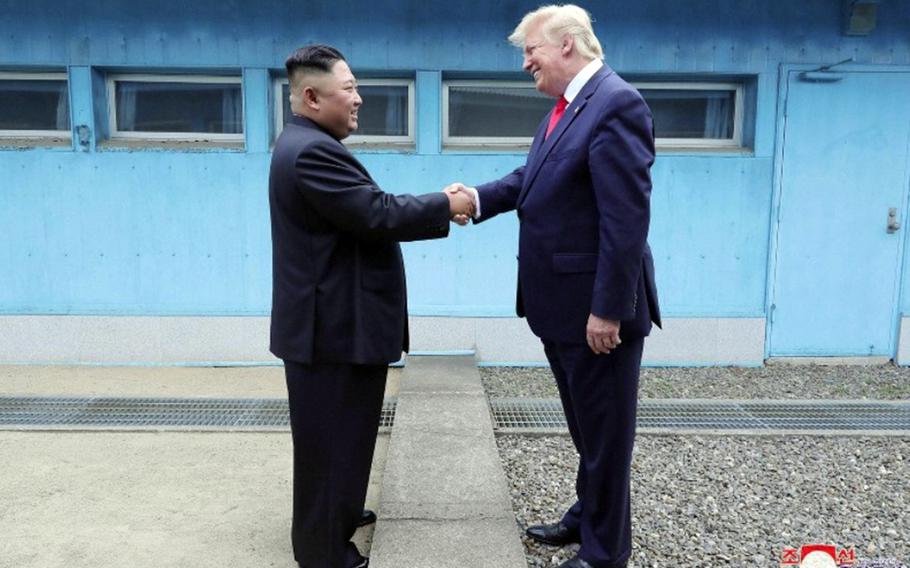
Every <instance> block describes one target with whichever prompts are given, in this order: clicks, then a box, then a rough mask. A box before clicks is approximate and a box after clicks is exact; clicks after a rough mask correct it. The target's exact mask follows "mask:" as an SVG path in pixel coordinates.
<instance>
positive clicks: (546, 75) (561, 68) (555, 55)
mask: <svg viewBox="0 0 910 568" xmlns="http://www.w3.org/2000/svg"><path fill="white" fill-rule="evenodd" d="M541 26H542V24H541V23H535V24H532V25H531V26H530V27H529V28H528V32H527V33H526V34H525V47H524V64H523V65H522V69H524V70H525V71H527V72H528V73H530V74H531V76H533V77H534V84H535V86H536V87H537V90H538V91H540V92H541V93H544V94H545V95H549V96H551V97H559V96H561V95H562V94H563V93H564V92H565V90H566V87H567V86H568V85H569V81H568V80H566V79H565V75H566V70H565V67H566V65H565V61H564V58H563V56H562V48H561V46H560V45H558V44H553V43H550V42H549V41H547V39H546V38H545V37H544V35H543V32H542V31H541V29H540V28H541ZM570 80H571V79H570Z"/></svg>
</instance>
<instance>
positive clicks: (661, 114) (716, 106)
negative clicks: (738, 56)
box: [635, 82, 743, 148]
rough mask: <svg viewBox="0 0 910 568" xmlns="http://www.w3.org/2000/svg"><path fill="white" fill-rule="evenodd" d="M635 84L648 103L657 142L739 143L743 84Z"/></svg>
mask: <svg viewBox="0 0 910 568" xmlns="http://www.w3.org/2000/svg"><path fill="white" fill-rule="evenodd" d="M635 88H637V89H638V90H639V92H641V95H642V96H643V97H644V98H645V101H647V103H648V106H649V107H651V113H652V114H653V116H654V130H655V133H656V136H657V144H658V146H662V147H689V148H723V147H732V148H736V147H740V146H742V141H743V134H742V129H743V128H742V123H743V110H742V108H743V86H742V85H740V84H736V83H650V82H649V83H635Z"/></svg>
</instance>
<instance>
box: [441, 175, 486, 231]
mask: <svg viewBox="0 0 910 568" xmlns="http://www.w3.org/2000/svg"><path fill="white" fill-rule="evenodd" d="M442 191H443V193H445V194H446V197H448V198H449V218H450V219H451V220H452V222H453V223H456V224H458V225H461V226H465V225H467V224H468V221H469V220H470V219H471V218H472V217H476V216H477V214H478V206H477V190H476V189H474V188H473V187H468V186H466V185H464V184H463V183H459V182H455V183H453V184H451V185H448V186H446V188H445V189H443V190H442Z"/></svg>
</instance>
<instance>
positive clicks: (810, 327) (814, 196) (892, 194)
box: [769, 71, 910, 355]
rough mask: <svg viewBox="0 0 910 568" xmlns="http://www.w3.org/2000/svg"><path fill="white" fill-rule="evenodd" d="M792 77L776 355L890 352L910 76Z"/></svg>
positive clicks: (909, 135)
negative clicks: (891, 217)
mask: <svg viewBox="0 0 910 568" xmlns="http://www.w3.org/2000/svg"><path fill="white" fill-rule="evenodd" d="M787 80H788V83H787V89H788V95H787V102H786V115H785V121H786V122H785V127H784V129H785V130H784V137H785V142H784V147H783V163H782V174H781V182H780V185H781V189H780V192H781V196H780V205H779V215H778V234H777V243H778V249H777V259H776V266H775V281H774V290H773V293H772V302H773V304H772V320H771V332H770V346H769V349H770V354H771V355H892V354H893V352H894V337H893V335H894V333H893V331H894V318H895V312H896V307H897V288H898V283H899V280H898V275H899V273H900V245H901V238H902V237H901V234H900V232H897V233H894V234H889V233H888V232H887V231H886V228H887V220H888V218H887V214H888V210H889V208H894V209H895V211H896V212H897V213H898V216H899V217H902V216H903V211H904V209H905V199H906V193H907V171H908V165H907V156H908V144H910V105H907V104H906V103H907V96H906V94H907V93H908V92H910V73H898V72H892V73H887V72H843V73H842V74H841V80H839V81H837V82H830V83H812V82H806V81H801V80H800V72H799V71H790V72H789V74H788V79H787ZM903 230H906V229H903Z"/></svg>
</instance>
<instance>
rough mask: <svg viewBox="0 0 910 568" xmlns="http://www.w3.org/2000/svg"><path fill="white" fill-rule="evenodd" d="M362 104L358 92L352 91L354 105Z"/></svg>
mask: <svg viewBox="0 0 910 568" xmlns="http://www.w3.org/2000/svg"><path fill="white" fill-rule="evenodd" d="M361 104H363V99H362V98H360V92H358V91H354V106H358V107H359V106H360V105H361Z"/></svg>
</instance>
